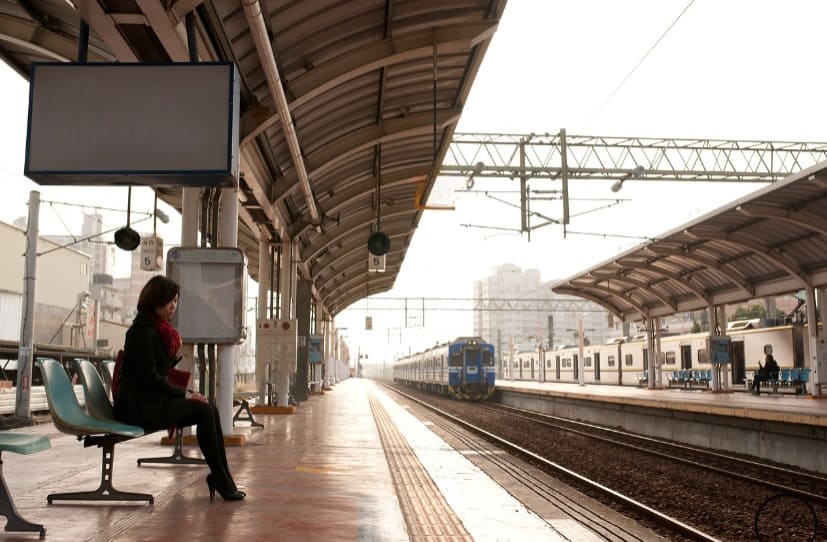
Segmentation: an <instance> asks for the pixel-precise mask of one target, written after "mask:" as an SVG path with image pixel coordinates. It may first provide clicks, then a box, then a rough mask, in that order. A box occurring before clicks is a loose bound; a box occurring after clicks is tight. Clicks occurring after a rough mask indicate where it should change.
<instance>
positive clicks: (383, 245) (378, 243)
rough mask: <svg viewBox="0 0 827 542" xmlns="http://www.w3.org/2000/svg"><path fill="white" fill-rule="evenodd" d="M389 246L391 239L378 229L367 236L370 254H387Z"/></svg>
mask: <svg viewBox="0 0 827 542" xmlns="http://www.w3.org/2000/svg"><path fill="white" fill-rule="evenodd" d="M390 248H391V239H390V237H388V236H387V234H385V233H383V232H381V231H378V232H376V233H372V234H370V237H368V250H369V251H370V253H371V254H374V255H376V256H382V255H384V254H387V252H388V250H390Z"/></svg>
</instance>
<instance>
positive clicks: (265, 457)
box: [0, 379, 657, 542]
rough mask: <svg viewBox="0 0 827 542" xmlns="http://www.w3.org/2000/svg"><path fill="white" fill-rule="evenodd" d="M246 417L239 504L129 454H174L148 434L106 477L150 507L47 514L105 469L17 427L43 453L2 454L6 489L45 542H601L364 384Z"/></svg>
mask: <svg viewBox="0 0 827 542" xmlns="http://www.w3.org/2000/svg"><path fill="white" fill-rule="evenodd" d="M256 420H257V421H259V422H261V423H263V424H264V427H263V428H261V429H259V428H255V429H254V428H251V427H249V426H246V427H236V428H235V429H236V433H244V434H245V436H246V444H245V445H243V446H239V447H230V448H228V450H227V452H228V459H229V463H230V465H231V468H232V469H233V471H234V476H235V479H236V482H237V484H238V486H239V487H240V488H241V489H243V490H244V491H246V492H247V498H246V499H245V500H243V501H237V502H225V501H223V500H222V499H220V497H218V496H216V498H215V499H214V500H212V501H211V500H210V499H209V496H208V490H207V485H206V483H205V476H206V474H207V468H206V467H205V466H197V465H196V466H142V467H138V466H137V464H136V459H137V458H140V457H149V456H162V455H168V454H169V453H170V449H169V448H168V447H161V446H159V441H160V436H161V435H159V434H158V433H155V434H152V435H147V436H144V437H141V438H138V439H133V440H130V441H126V442H123V443H120V444H118V445H117V446H116V447H115V466H114V469H113V476H112V481H113V485H114V486H115V487H116V488H118V489H119V490H122V491H137V492H146V493H151V494H153V495H154V496H155V502H154V504H135V503H119V504H109V503H95V504H89V503H77V504H74V503H62V502H58V503H55V504H52V505H48V504H47V502H46V496H47V495H48V494H50V493H54V492H62V491H78V490H85V489H90V490H91V489H94V488H96V487H97V485H98V482H99V478H100V472H101V471H100V468H101V466H100V465H101V463H100V462H101V453H100V450H99V449H97V448H83V446H82V443H80V442H78V441H77V440H76V439H75V438H74V437H73V436H71V435H66V434H63V433H59V432H58V431H57V430H56V429H55V427H54V426H53V425H52V424H51V423H48V424H41V425H36V426H33V427H27V428H22V429H16V430H14V431H15V432H23V433H35V434H41V435H46V436H48V437H49V439H50V440H51V445H52V447H51V449H49V450H45V451H43V452H40V453H36V454H32V455H16V454H6V455H4V457H3V459H4V462H5V477H6V482H7V485H8V486H9V489H10V491H11V493H12V495H13V498H14V500H15V504H16V506H17V509H18V511H19V512H20V514H21V515H22V516H23V517H24V518H26V519H27V520H29V521H33V522H37V523H42V524H44V525H45V527H46V529H47V532H46V539H47V540H52V541H62V540H66V541H77V540H92V541H104V540H106V541H109V540H125V541H131V540H142V541H143V540H162V539H170V538H172V537H174V538H183V539H191V540H214V541H220V540H285V541H294V540H295V541H326V542H327V541H337V540H342V541H356V540H359V541H389V542H396V541H406V540H433V541H436V540H451V541H456V540H469V541H470V540H475V541H491V542H494V541H507V540H514V541H518V540H519V541H523V540H543V541H555V540H575V539H576V540H597V539H598V537H592V536H589V533H588V532H584V531H583V529H582V528H579V527H578V526H577V525H572V522H571V521H570V520H568V519H567V520H561V519H558V518H556V517H555V514H554V513H553V512H540V513H539V514H538V513H535V512H534V511H532V510H531V509H530V508H529V507H527V506H526V505H524V504H523V503H521V502H519V501H518V500H517V499H516V498H515V497H513V496H512V495H511V494H510V493H509V492H508V491H506V490H505V489H504V488H503V487H501V486H500V484H499V483H497V482H495V481H494V480H493V479H492V478H491V477H489V476H487V475H486V473H485V472H483V471H482V470H481V469H480V468H478V467H477V466H476V465H475V464H474V463H472V462H471V461H469V460H468V459H466V457H465V456H464V455H463V454H462V453H460V452H459V451H457V450H455V449H453V448H451V447H450V446H449V445H447V444H446V442H445V441H444V440H441V439H440V438H439V437H438V436H437V434H436V433H434V432H433V431H431V430H430V429H429V427H428V425H427V424H426V423H423V421H421V420H419V419H418V418H417V417H416V416H415V415H413V414H412V413H411V412H410V411H409V410H408V409H406V408H403V407H402V406H401V405H400V404H398V403H396V402H395V401H394V400H393V399H391V398H390V397H389V396H388V395H387V394H386V393H385V392H383V391H381V390H380V389H379V386H378V385H377V384H376V383H374V382H372V381H369V380H361V379H350V380H346V381H344V382H341V383H339V384H337V385H336V386H335V387H334V388H333V389H332V391H328V392H326V393H324V394H323V395H317V396H313V397H311V398H310V399H309V400H308V401H305V402H303V403H302V404H301V405H300V406H299V407H298V409H297V410H296V412H295V414H293V415H281V416H263V415H257V416H256ZM186 453H187V454H189V455H198V449H197V447H187V450H186ZM2 521H3V520H2V519H0V524H2ZM627 521H628V520H627ZM567 533H568V534H567ZM573 533H574V534H573ZM36 538H37V535H36V534H22V533H21V534H12V533H4V535H3V539H5V540H32V539H36ZM655 538H657V537H655ZM644 539H646V536H644Z"/></svg>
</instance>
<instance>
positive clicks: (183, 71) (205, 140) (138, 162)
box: [24, 62, 239, 186]
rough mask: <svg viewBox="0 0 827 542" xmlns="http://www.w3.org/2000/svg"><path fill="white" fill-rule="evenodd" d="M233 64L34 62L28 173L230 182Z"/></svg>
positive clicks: (85, 181) (70, 179)
mask: <svg viewBox="0 0 827 542" xmlns="http://www.w3.org/2000/svg"><path fill="white" fill-rule="evenodd" d="M238 85H239V81H238V74H237V72H236V69H235V65H234V64H233V63H230V62H204V63H197V64H191V63H181V64H175V63H173V64H129V63H117V64H104V63H101V64H70V63H63V62H61V63H33V64H32V68H31V86H30V96H29V121H28V134H27V138H26V158H25V164H24V173H25V175H26V176H27V177H29V178H30V179H32V180H34V181H35V182H37V183H40V184H44V185H98V186H100V185H117V184H121V185H125V184H129V185H136V184H145V185H151V186H158V185H167V186H235V185H236V184H237V179H238V167H239V166H238V164H239V161H238V159H239V150H238V123H239V86H238Z"/></svg>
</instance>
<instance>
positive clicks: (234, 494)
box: [207, 474, 247, 501]
mask: <svg viewBox="0 0 827 542" xmlns="http://www.w3.org/2000/svg"><path fill="white" fill-rule="evenodd" d="M207 487H208V488H209V490H210V500H212V499H213V497H215V491H216V490H218V494H219V495H221V498H222V499H224V500H225V501H240V500H241V499H243V498H244V497H246V496H247V494H246V493H244V492H243V491H239V490H238V489H228V490H226V491H225V490H222V489H221V488H220V487H217V486H216V484H215V478H213V475H212V474H208V475H207Z"/></svg>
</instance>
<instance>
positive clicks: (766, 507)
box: [406, 389, 827, 541]
mask: <svg viewBox="0 0 827 542" xmlns="http://www.w3.org/2000/svg"><path fill="white" fill-rule="evenodd" d="M406 391H411V392H412V393H414V394H416V395H418V396H420V397H421V398H422V399H423V400H424V401H425V402H427V403H428V404H429V405H431V406H437V407H439V408H440V409H441V410H445V411H447V412H448V413H449V414H451V415H453V416H455V417H459V418H462V419H464V420H465V421H466V422H468V423H470V424H472V425H475V426H478V427H479V428H480V429H482V430H484V431H486V432H488V433H492V434H495V435H496V436H497V437H498V438H502V439H505V440H510V441H512V442H514V443H515V444H517V445H518V446H520V447H522V448H525V449H526V450H527V451H529V452H530V453H532V454H535V455H536V456H538V457H540V458H551V459H552V460H553V462H555V463H557V464H558V465H559V466H561V467H563V469H568V470H570V471H573V472H575V473H577V474H579V475H580V476H582V477H584V478H588V479H591V480H594V481H596V482H597V483H598V484H602V485H604V486H606V487H608V488H611V489H612V490H614V491H617V492H618V493H622V494H624V495H626V496H628V497H629V498H631V499H633V500H636V501H638V502H640V503H643V504H644V506H649V507H652V508H654V509H657V510H659V511H661V512H663V513H664V514H666V515H668V516H671V517H673V518H677V519H678V520H679V521H680V522H683V523H685V524H686V525H691V526H694V527H696V528H698V529H700V530H702V531H703V532H705V533H707V534H708V535H709V536H712V537H717V538H719V539H721V540H733V541H736V540H737V541H741V540H756V539H760V540H796V541H797V540H801V541H805V540H827V502H825V497H827V478H825V477H823V476H819V475H817V474H811V473H806V472H800V471H797V470H794V469H790V468H785V467H783V466H779V465H774V464H767V463H764V462H761V461H758V460H755V459H754V458H753V459H749V458H744V457H734V456H730V455H727V454H722V453H716V452H714V451H711V450H704V449H699V448H693V447H690V446H684V445H680V444H675V443H672V442H667V441H660V440H658V439H652V438H649V437H641V436H638V435H632V434H629V433H625V432H623V431H618V430H615V429H609V428H605V427H600V426H595V425H593V424H585V423H580V422H574V421H571V420H562V419H560V418H553V417H550V416H546V415H543V414H540V413H536V412H531V411H525V410H520V409H515V408H513V407H508V408H507V409H505V408H501V407H500V406H497V407H493V406H492V405H490V404H488V403H468V402H462V401H456V400H452V399H446V398H443V397H438V396H434V395H429V394H423V393H422V392H420V391H416V390H407V389H406ZM538 464H539V463H538ZM543 468H545V467H543ZM561 472H564V471H563V470H561ZM569 480H571V484H572V485H573V486H575V487H577V488H578V489H580V490H581V491H584V492H585V493H587V494H594V495H598V493H593V491H594V490H592V489H591V488H590V487H588V486H587V485H586V484H583V483H581V482H579V481H577V479H576V478H575V477H569ZM596 498H598V499H600V500H604V501H605V499H606V498H607V497H600V496H597V497H596ZM640 514H641V517H643V514H644V513H643V512H641V513H640ZM767 533H769V534H767ZM759 536H760V538H758V537H759Z"/></svg>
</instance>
